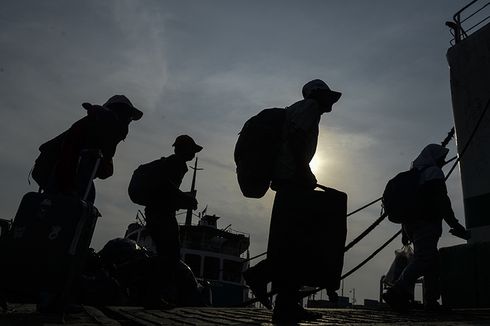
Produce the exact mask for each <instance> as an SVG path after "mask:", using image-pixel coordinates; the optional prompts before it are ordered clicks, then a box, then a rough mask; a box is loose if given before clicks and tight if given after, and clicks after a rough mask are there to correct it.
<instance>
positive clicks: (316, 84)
mask: <svg viewBox="0 0 490 326" xmlns="http://www.w3.org/2000/svg"><path fill="white" fill-rule="evenodd" d="M315 90H327V91H329V93H330V96H331V97H332V101H333V103H336V102H337V101H338V100H339V99H340V96H342V93H340V92H336V91H332V90H331V89H330V87H328V85H327V84H326V83H325V82H324V81H323V80H321V79H313V80H311V81H309V82H307V83H306V84H305V85H304V86H303V89H302V93H303V98H307V97H309V96H310V95H311V93H312V92H313V91H315Z"/></svg>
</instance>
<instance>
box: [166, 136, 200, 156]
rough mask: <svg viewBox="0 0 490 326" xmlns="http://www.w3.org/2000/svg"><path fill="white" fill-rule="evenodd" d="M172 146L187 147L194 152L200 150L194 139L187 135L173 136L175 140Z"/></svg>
mask: <svg viewBox="0 0 490 326" xmlns="http://www.w3.org/2000/svg"><path fill="white" fill-rule="evenodd" d="M172 146H174V147H182V148H189V149H191V150H192V151H194V153H197V152H200V151H201V150H202V146H199V145H198V144H196V142H195V141H194V139H192V137H191V136H188V135H180V136H178V137H177V138H175V142H174V144H173V145H172Z"/></svg>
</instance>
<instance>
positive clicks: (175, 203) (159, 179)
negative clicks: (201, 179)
mask: <svg viewBox="0 0 490 326" xmlns="http://www.w3.org/2000/svg"><path fill="white" fill-rule="evenodd" d="M173 147H174V154H172V155H170V156H168V157H162V158H160V159H158V160H155V161H152V162H149V163H146V164H142V165H140V166H139V167H138V168H137V169H136V170H135V172H134V173H133V177H132V178H131V182H130V185H129V188H128V192H129V196H130V198H131V200H132V201H133V202H135V203H137V204H140V205H143V206H145V215H146V229H147V230H148V232H149V233H150V235H151V238H152V240H153V243H154V244H155V247H156V252H157V255H158V262H157V264H158V268H156V269H155V270H154V271H153V275H152V276H151V280H150V282H149V285H148V295H147V298H146V300H147V302H146V303H145V306H146V307H148V308H165V307H168V306H169V305H168V302H167V301H166V300H164V299H162V297H161V293H162V289H163V288H164V286H165V285H168V284H172V280H173V279H174V278H175V270H176V267H177V263H178V262H179V260H180V249H181V248H180V239H179V226H178V223H177V219H176V217H175V213H176V211H177V210H178V209H183V208H186V209H189V208H191V209H196V208H197V200H196V198H194V196H192V195H191V194H189V193H185V192H183V191H181V190H180V189H179V187H180V184H181V183H182V179H183V178H184V175H185V174H186V172H187V171H188V168H187V162H189V161H191V160H192V159H193V158H194V157H195V155H196V153H198V152H200V151H201V150H202V146H199V145H197V144H196V143H195V142H194V140H193V139H192V138H191V137H190V136H188V135H181V136H178V137H177V138H176V139H175V142H174V144H173Z"/></svg>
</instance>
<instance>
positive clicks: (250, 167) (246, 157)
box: [234, 108, 286, 198]
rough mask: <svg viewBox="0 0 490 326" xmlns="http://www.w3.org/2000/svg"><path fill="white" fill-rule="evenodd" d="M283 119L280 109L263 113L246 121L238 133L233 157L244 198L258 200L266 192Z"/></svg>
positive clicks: (283, 111)
mask: <svg viewBox="0 0 490 326" xmlns="http://www.w3.org/2000/svg"><path fill="white" fill-rule="evenodd" d="M285 119H286V111H285V110H284V109H282V108H271V109H265V110H262V111H261V112H259V113H258V114H257V115H255V116H253V117H252V118H250V119H249V120H247V122H245V124H244V126H243V128H242V130H241V131H240V133H239V136H238V140H237V142H236V145H235V152H234V157H235V164H236V172H237V178H238V184H239V185H240V190H241V191H242V193H243V195H244V196H245V197H248V198H261V197H263V196H264V195H265V193H266V192H267V190H268V189H269V186H270V184H271V179H272V170H273V167H274V162H275V159H276V157H277V153H278V151H279V148H280V146H281V141H282V132H283V126H284V122H285Z"/></svg>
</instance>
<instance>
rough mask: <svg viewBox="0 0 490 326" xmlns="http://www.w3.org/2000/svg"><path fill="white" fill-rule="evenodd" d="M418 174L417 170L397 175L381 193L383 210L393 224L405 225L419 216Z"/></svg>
mask: <svg viewBox="0 0 490 326" xmlns="http://www.w3.org/2000/svg"><path fill="white" fill-rule="evenodd" d="M420 174H421V171H419V170H417V169H410V170H408V171H405V172H401V173H398V174H397V175H396V176H395V177H394V178H393V179H391V180H390V181H388V183H387V184H386V187H385V190H384V192H383V197H382V202H383V208H384V210H385V212H386V214H387V215H388V219H389V220H390V221H391V222H393V223H398V224H400V223H405V222H407V221H408V220H410V219H411V218H413V217H414V216H417V215H418V214H420V206H421V205H420V195H419V188H420V182H419V181H420Z"/></svg>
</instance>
